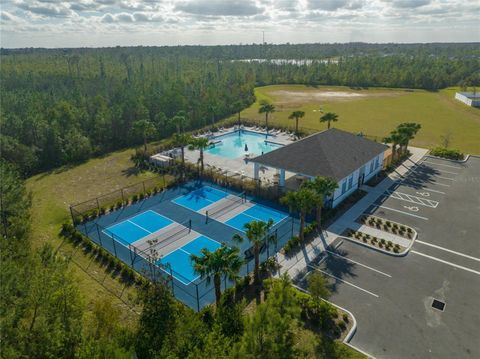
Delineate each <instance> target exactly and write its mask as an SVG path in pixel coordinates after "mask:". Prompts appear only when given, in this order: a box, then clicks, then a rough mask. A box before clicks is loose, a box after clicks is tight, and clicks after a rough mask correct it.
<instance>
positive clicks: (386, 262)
mask: <svg viewBox="0 0 480 359" xmlns="http://www.w3.org/2000/svg"><path fill="white" fill-rule="evenodd" d="M367 213H371V214H374V215H376V216H379V217H382V218H385V219H387V220H392V221H395V222H399V223H403V224H406V225H409V226H411V227H414V228H415V229H416V230H417V232H418V239H417V240H416V242H415V244H414V245H413V247H412V249H411V251H410V253H409V254H408V255H407V256H405V257H393V256H389V255H385V254H382V253H379V252H376V251H374V250H372V249H369V248H366V247H363V246H360V245H357V244H355V243H351V242H348V241H345V240H343V241H341V240H338V239H337V240H336V243H335V244H336V245H337V246H338V247H337V248H336V249H334V248H331V249H330V250H329V251H328V252H327V256H326V257H325V259H324V260H323V261H322V262H321V263H320V264H318V265H311V266H310V267H309V269H310V271H320V272H322V273H323V274H325V275H326V276H327V277H328V278H329V280H330V283H331V285H332V289H333V295H332V297H331V301H332V302H334V303H336V304H338V305H340V306H343V307H345V308H346V309H348V310H350V311H351V312H352V313H353V314H354V315H355V317H356V319H357V322H358V323H357V324H358V329H357V333H356V334H355V335H354V337H353V339H352V341H351V343H352V344H353V345H354V346H356V347H358V348H360V349H361V350H364V351H365V352H367V353H370V354H371V355H373V356H374V357H377V358H479V357H480V339H479V338H480V310H479V309H478V306H479V304H480V299H479V298H480V224H479V219H480V158H476V157H471V158H470V159H469V160H468V161H467V162H465V163H456V162H451V161H446V160H440V159H437V158H431V157H424V158H423V159H422V161H421V162H420V164H419V165H418V166H416V167H415V169H414V170H413V171H411V172H410V173H409V174H408V176H405V177H404V178H403V179H402V180H401V181H398V182H397V183H395V184H394V185H393V186H391V187H390V188H389V189H388V191H386V192H382V193H379V197H378V199H377V200H376V201H375V202H374V203H373V204H372V206H371V207H370V208H369V209H368V210H367ZM300 285H304V283H300ZM434 299H436V300H438V301H439V302H440V304H442V303H444V304H445V306H444V308H443V311H441V310H439V309H435V308H433V307H432V303H433V301H434Z"/></svg>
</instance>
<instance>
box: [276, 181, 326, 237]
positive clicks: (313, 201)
mask: <svg viewBox="0 0 480 359" xmlns="http://www.w3.org/2000/svg"><path fill="white" fill-rule="evenodd" d="M280 202H281V203H283V204H285V205H287V206H288V207H289V208H290V211H292V212H298V213H299V215H300V229H299V232H298V238H299V239H300V240H301V241H303V239H304V231H305V217H306V216H307V213H309V212H311V211H312V210H313V209H314V208H315V207H316V206H318V205H319V204H320V203H322V198H321V197H320V196H319V195H318V193H317V192H316V191H313V190H311V189H309V188H307V187H303V188H302V187H301V188H300V189H299V190H298V191H296V192H294V191H291V192H287V194H286V195H285V196H283V197H282V198H281V199H280Z"/></svg>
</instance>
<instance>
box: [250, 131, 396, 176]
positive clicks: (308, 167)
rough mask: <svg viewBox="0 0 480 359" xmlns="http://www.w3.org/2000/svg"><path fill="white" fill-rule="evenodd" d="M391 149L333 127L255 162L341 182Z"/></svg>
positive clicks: (254, 159) (274, 151) (260, 157)
mask: <svg viewBox="0 0 480 359" xmlns="http://www.w3.org/2000/svg"><path fill="white" fill-rule="evenodd" d="M387 148H388V146H386V145H383V144H380V143H377V142H374V141H371V140H368V139H366V138H364V137H361V136H357V135H354V134H351V133H349V132H345V131H341V130H338V129H336V128H331V129H329V130H326V131H323V132H319V133H316V134H314V135H311V136H308V137H305V138H303V139H301V140H299V141H297V142H294V143H292V144H290V145H287V146H284V147H281V148H279V149H276V150H273V151H271V152H269V153H266V154H264V155H261V156H258V157H255V158H253V159H252V160H251V161H252V162H257V163H260V164H263V165H265V166H267V167H274V168H283V169H285V170H287V171H291V172H295V173H301V174H304V175H307V176H314V177H315V176H325V177H333V178H335V179H336V180H337V181H339V180H341V179H343V178H345V177H346V176H348V175H349V174H351V173H352V172H353V171H355V170H356V169H358V168H360V167H361V166H362V165H364V164H365V163H367V162H368V161H370V160H371V159H372V158H374V157H376V156H377V155H379V154H380V153H382V152H384V151H385V150H386V149H387Z"/></svg>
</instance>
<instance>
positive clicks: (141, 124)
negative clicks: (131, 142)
mask: <svg viewBox="0 0 480 359" xmlns="http://www.w3.org/2000/svg"><path fill="white" fill-rule="evenodd" d="M133 131H134V132H135V133H136V134H138V135H140V136H142V138H143V151H144V152H147V140H148V139H149V138H151V137H152V136H153V135H155V133H156V132H157V130H156V128H155V126H154V125H153V123H151V122H150V121H149V120H139V121H136V122H134V123H133Z"/></svg>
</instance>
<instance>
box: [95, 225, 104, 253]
mask: <svg viewBox="0 0 480 359" xmlns="http://www.w3.org/2000/svg"><path fill="white" fill-rule="evenodd" d="M95 227H97V234H98V240H99V241H100V245H101V246H102V247H103V243H102V236H101V235H100V228H98V223H95Z"/></svg>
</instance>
